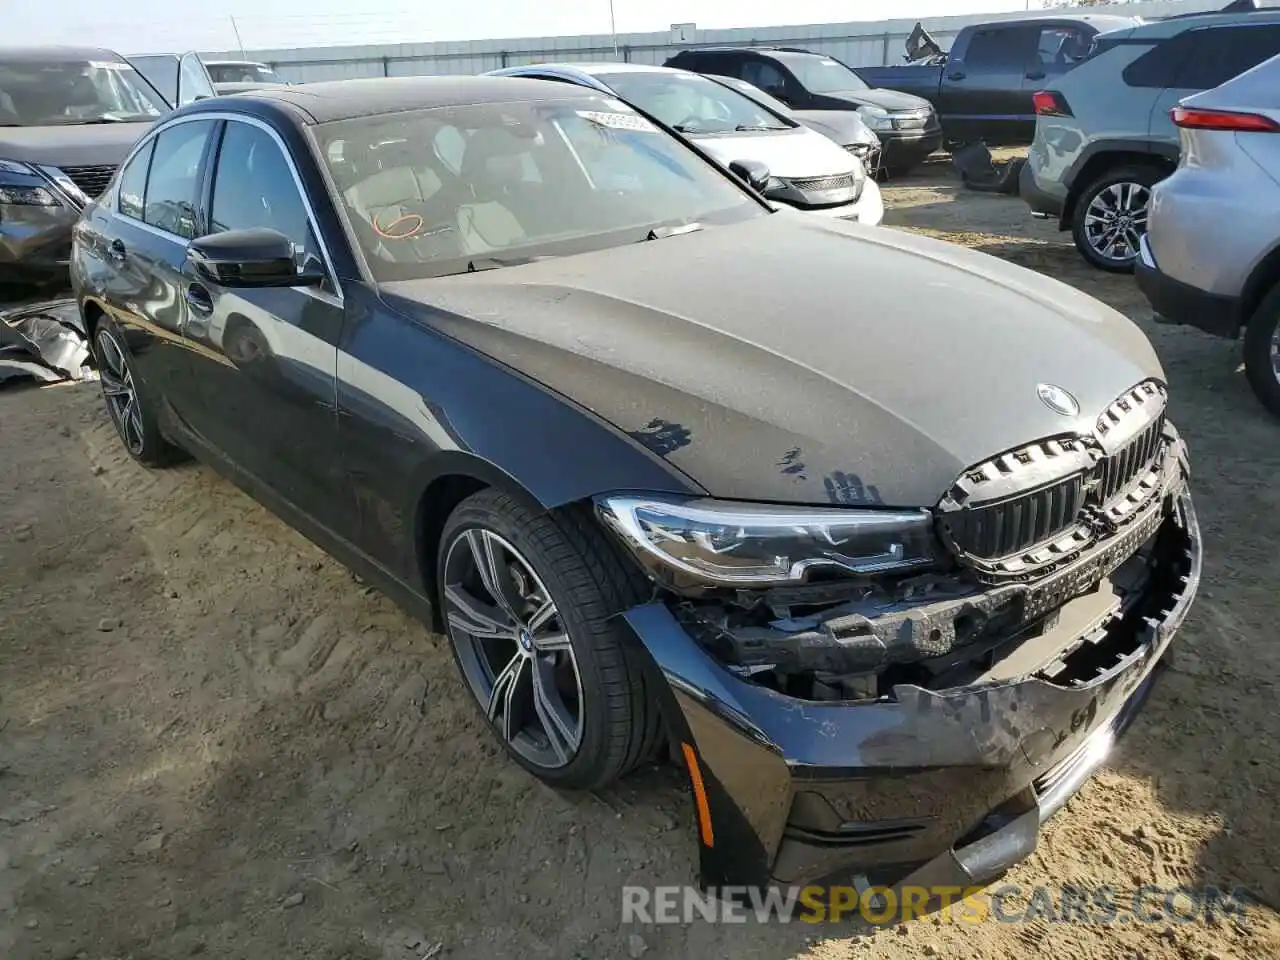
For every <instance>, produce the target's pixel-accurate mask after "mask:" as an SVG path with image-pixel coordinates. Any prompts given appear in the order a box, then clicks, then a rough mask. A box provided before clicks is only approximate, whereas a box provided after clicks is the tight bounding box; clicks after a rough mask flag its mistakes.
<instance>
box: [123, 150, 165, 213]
mask: <svg viewBox="0 0 1280 960" xmlns="http://www.w3.org/2000/svg"><path fill="white" fill-rule="evenodd" d="M155 146H156V142H155V140H148V141H147V142H146V145H145V146H143V148H142V149H141V150H139V151H138V152H137V153H136V154H134V156H133V159H132V160H130V161H129V165H128V166H127V167H125V168H124V170H122V171H121V172H120V185H119V186H118V187H117V188H116V209H117V210H119V211H120V212H121V213H123V214H124V215H125V216H126V217H133V219H135V220H141V219H142V211H143V207H144V206H145V204H146V200H145V198H146V195H147V171H148V170H149V169H150V167H151V151H152V150H154V149H155Z"/></svg>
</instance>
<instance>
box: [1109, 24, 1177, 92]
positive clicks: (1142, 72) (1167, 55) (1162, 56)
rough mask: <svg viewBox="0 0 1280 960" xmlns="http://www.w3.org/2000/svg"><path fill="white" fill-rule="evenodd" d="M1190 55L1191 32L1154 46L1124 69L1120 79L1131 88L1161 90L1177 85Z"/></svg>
mask: <svg viewBox="0 0 1280 960" xmlns="http://www.w3.org/2000/svg"><path fill="white" fill-rule="evenodd" d="M1190 53H1191V32H1190V31H1188V32H1187V33H1180V34H1178V35H1177V36H1176V37H1170V38H1169V39H1168V40H1166V41H1164V42H1163V43H1159V44H1156V45H1155V46H1154V47H1152V48H1151V49H1150V50H1148V51H1147V52H1146V53H1144V54H1142V55H1141V56H1140V57H1138V58H1137V59H1136V60H1134V61H1133V62H1132V63H1131V64H1129V65H1128V66H1127V67H1125V68H1124V72H1123V73H1122V74H1121V77H1122V78H1123V79H1124V82H1125V83H1126V84H1128V85H1129V86H1131V87H1147V88H1154V89H1157V90H1163V89H1165V88H1166V87H1175V86H1177V85H1178V74H1179V73H1181V71H1182V65H1183V64H1184V63H1186V62H1187V56H1188V55H1189V54H1190Z"/></svg>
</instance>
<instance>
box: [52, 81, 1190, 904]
mask: <svg viewBox="0 0 1280 960" xmlns="http://www.w3.org/2000/svg"><path fill="white" fill-rule="evenodd" d="M737 169H739V170H740V171H741V172H743V173H744V174H747V175H748V176H747V178H746V179H753V178H758V177H759V176H760V175H761V173H762V171H760V170H758V169H756V170H753V169H751V168H745V167H738V168H737ZM746 179H739V178H738V177H737V176H735V175H734V174H732V173H730V172H729V171H727V170H725V169H722V168H721V167H719V166H717V165H716V164H714V163H712V162H711V161H710V160H709V159H708V158H707V157H706V156H704V155H703V154H701V153H699V152H698V150H697V148H696V147H695V146H692V145H690V144H688V143H686V142H684V141H683V140H681V139H680V138H679V137H678V136H675V135H673V134H672V133H671V132H670V131H669V130H667V129H665V128H663V127H661V126H660V125H659V124H657V123H656V122H655V121H653V120H652V119H651V118H649V117H647V116H645V115H642V114H640V113H637V112H635V111H634V110H632V109H631V108H630V107H628V106H626V105H624V104H623V103H621V102H619V101H617V100H616V99H613V98H611V97H608V96H605V95H601V94H598V93H595V92H593V91H591V90H588V89H585V88H574V87H569V86H566V85H563V84H556V83H550V82H545V81H537V80H520V79H511V78H483V77H473V78H446V77H433V78H412V79H410V78H405V79H380V80H357V81H346V82H341V83H332V84H323V83H321V84H309V85H306V86H301V87H281V88H279V89H275V90H263V91H259V92H256V93H251V94H244V95H240V96H237V97H234V98H215V99H210V100H205V101H201V102H199V103H196V104H193V105H191V106H188V107H185V108H183V109H181V110H178V111H176V112H175V113H174V114H173V115H172V116H170V117H168V118H166V119H165V120H163V121H161V122H160V123H159V124H157V125H156V126H155V127H154V128H153V129H152V130H151V131H150V132H149V133H148V134H147V136H145V137H144V138H143V139H142V140H141V142H140V143H139V144H138V145H137V147H136V148H135V149H134V150H133V152H132V154H131V155H130V156H129V158H128V159H127V160H126V161H125V163H124V164H123V165H122V166H121V168H120V170H119V172H118V173H117V175H116V178H115V180H114V181H113V182H112V184H111V186H110V187H109V188H108V190H107V191H106V193H104V194H103V196H102V197H101V198H100V199H99V200H98V201H97V202H95V203H93V204H91V205H90V206H89V207H88V208H87V209H86V211H85V214H84V216H83V218H82V220H81V221H80V222H79V224H78V226H77V228H76V235H75V243H74V251H73V262H72V274H73V282H74V286H75V291H76V296H77V298H78V301H79V304H80V307H81V310H82V311H83V316H84V321H85V324H86V327H87V328H88V329H89V330H90V331H91V335H92V338H93V344H94V351H95V356H96V359H97V363H98V365H99V369H100V373H101V381H102V390H103V393H104V395H105V398H106V406H107V410H108V412H109V414H110V417H111V419H112V420H113V422H114V423H115V426H116V428H117V429H118V431H119V434H120V438H121V440H122V442H123V443H124V445H125V446H126V447H127V448H128V450H129V452H130V453H131V454H132V455H133V456H134V457H135V458H136V459H138V460H139V461H141V462H142V463H144V464H147V465H149V466H157V467H158V466H162V465H164V464H168V463H172V462H174V461H176V460H178V459H180V458H181V457H183V456H184V455H187V454H194V455H196V456H198V457H199V458H200V459H202V460H205V461H207V462H208V463H209V464H211V465H213V466H214V467H215V468H217V469H219V470H220V471H223V472H225V473H226V474H227V475H228V476H229V477H231V478H232V479H233V480H235V481H236V482H237V483H239V484H241V485H242V486H244V487H245V488H246V489H247V490H249V491H250V492H251V493H252V494H253V495H255V496H256V497H258V498H259V499H261V500H262V501H263V502H264V503H266V504H267V505H268V506H269V507H271V508H272V509H274V510H275V511H276V512H278V513H279V514H280V515H281V516H282V517H284V518H285V519H287V520H288V521H289V522H290V523H292V524H293V525H295V526H296V527H297V528H298V529H300V530H302V531H303V532H304V533H306V534H307V535H308V536H309V537H311V538H313V539H314V540H315V541H316V542H317V543H319V544H321V545H322V546H324V547H325V548H326V549H328V550H329V551H331V552H332V553H333V554H334V555H335V556H337V557H339V558H340V559H342V560H343V561H344V562H345V563H347V564H349V565H350V566H351V567H352V568H353V569H354V570H355V571H357V572H358V573H359V574H360V575H362V576H363V577H364V578H365V579H367V580H370V581H373V582H376V583H377V584H379V585H381V586H382V587H383V588H384V589H385V590H386V591H387V592H389V593H390V594H391V595H393V596H394V597H396V598H397V599H398V600H399V601H400V602H401V603H403V604H404V605H405V606H406V607H408V608H409V609H410V610H411V611H413V612H415V613H416V614H418V615H419V616H420V617H421V618H422V619H423V620H424V621H425V622H426V623H427V624H429V625H432V626H434V628H435V629H437V630H438V631H440V632H442V633H444V634H445V635H446V636H447V637H448V639H449V641H450V643H451V645H452V648H453V651H454V653H455V655H456V660H457V664H458V667H459V669H460V672H461V675H462V677H463V679H464V681H465V687H466V689H467V691H468V693H469V695H470V696H472V697H474V698H475V700H476V701H477V704H478V706H479V708H480V710H481V711H482V712H483V714H484V716H485V717H486V718H487V720H488V722H489V723H490V725H491V726H492V728H493V730H494V732H495V734H496V735H497V736H498V737H499V738H500V740H501V742H502V743H503V744H504V745H505V746H506V749H507V751H508V752H509V754H510V756H511V757H512V758H513V759H514V760H515V761H516V762H518V763H519V764H521V765H522V766H523V767H525V768H526V769H527V770H529V771H530V772H532V773H533V774H535V775H537V776H539V777H541V778H542V779H543V780H545V781H546V782H548V783H550V784H553V785H557V786H563V787H570V788H587V789H591V788H597V787H600V786H602V785H604V784H608V783H610V782H611V781H613V780H614V779H616V778H617V777H619V776H621V775H623V774H625V773H626V772H627V771H629V770H631V769H633V768H635V767H636V766H637V765H639V764H641V763H643V762H645V761H646V760H649V759H652V758H655V757H661V756H663V755H666V756H670V757H672V758H674V759H675V760H676V761H677V762H679V763H680V764H682V765H683V766H684V767H685V768H686V769H687V771H688V775H689V782H690V785H691V790H692V797H693V802H694V809H695V811H696V814H697V829H698V836H699V838H700V843H701V853H702V879H703V882H704V883H706V884H708V885H721V884H726V883H733V884H735V885H736V884H746V885H756V884H764V883H767V882H770V881H771V880H772V881H774V882H782V883H793V882H800V881H803V880H808V879H811V878H818V877H824V876H828V875H831V874H833V873H836V872H840V871H843V872H844V875H845V876H848V875H849V873H851V872H854V871H856V872H858V873H859V874H861V875H863V876H864V877H874V878H879V877H893V878H898V879H900V878H903V877H908V878H910V877H915V878H916V880H917V881H921V882H923V878H927V882H930V883H955V884H961V885H965V884H969V883H976V882H980V881H982V880H984V879H987V878H989V877H991V876H993V875H994V874H996V873H998V872H1000V871H1001V870H1003V869H1004V868H1006V867H1007V866H1009V865H1010V864H1011V863H1013V862H1016V861H1017V860H1020V859H1022V858H1023V857H1025V856H1027V855H1028V854H1029V853H1030V852H1031V851H1032V850H1033V849H1034V847H1035V844H1036V838H1037V834H1038V827H1039V824H1040V823H1041V822H1042V821H1043V820H1044V819H1045V818H1047V817H1048V816H1050V815H1051V814H1053V813H1054V812H1055V811H1056V810H1058V809H1059V808H1060V807H1061V806H1062V805H1063V803H1065V801H1066V800H1067V798H1069V797H1070V796H1071V795H1072V794H1073V793H1074V792H1075V790H1076V789H1077V788H1078V787H1079V786H1080V784H1081V783H1083V782H1084V781H1085V780H1086V779H1087V778H1088V777H1089V775H1090V774H1091V773H1092V772H1093V771H1094V770H1095V769H1096V768H1097V767H1098V766H1099V765H1100V764H1101V763H1102V762H1103V760H1104V759H1105V758H1106V756H1107V753H1108V750H1109V749H1110V746H1111V744H1112V743H1113V741H1114V739H1115V737H1116V736H1117V735H1118V734H1119V733H1120V732H1121V731H1122V730H1123V729H1124V728H1125V726H1126V725H1127V724H1128V723H1129V721H1130V720H1131V719H1132V717H1133V715H1134V713H1135V712H1136V711H1137V709H1138V708H1139V707H1140V705H1141V703H1142V702H1143V699H1144V697H1145V696H1146V695H1147V693H1148V691H1149V690H1150V689H1151V684H1152V681H1153V679H1154V677H1155V675H1156V668H1157V665H1158V662H1159V661H1160V660H1161V658H1162V656H1163V655H1164V654H1165V652H1166V650H1167V648H1168V647H1169V644H1170V642H1171V640H1172V637H1173V635H1174V632H1175V631H1176V629H1177V628H1178V626H1179V625H1180V624H1181V622H1182V620H1183V618H1184V617H1185V615H1186V613H1187V611H1188V608H1189V606H1190V604H1191V602H1192V598H1193V596H1194V593H1195V591H1196V587H1197V584H1198V581H1199V571H1200V542H1199V534H1198V530H1197V526H1196V519H1195V513H1194V511H1193V509H1192V503H1191V499H1190V496H1189V494H1188V489H1187V473H1188V467H1187V459H1186V451H1185V447H1184V444H1183V442H1182V441H1181V440H1180V438H1179V436H1178V434H1177V432H1176V430H1175V429H1174V427H1173V425H1172V424H1171V423H1170V422H1169V421H1168V419H1167V418H1166V416H1165V407H1166V383H1165V377H1164V374H1163V371H1162V369H1161V367H1160V364H1159V362H1158V361H1157V359H1156V357H1155V355H1154V353H1153V351H1152V349H1151V347H1150V345H1149V344H1148V342H1147V340H1146V339H1145V338H1144V336H1143V335H1142V334H1141V332H1139V330H1138V329H1137V328H1136V327H1135V326H1134V325H1133V324H1131V323H1130V322H1129V321H1128V320H1126V319H1125V318H1124V317H1122V316H1120V315H1119V314H1117V313H1116V312H1114V311H1112V310H1110V309H1109V308H1107V307H1105V306H1103V305H1101V304H1099V303H1098V302H1096V301H1095V300H1093V299H1091V298H1089V297H1086V296H1084V295H1083V294H1080V293H1078V292H1076V291H1075V290H1072V289H1070V288H1068V287H1066V286H1064V285H1062V284H1059V283H1057V282H1055V281H1053V280H1049V279H1046V278H1043V277H1041V276H1039V275H1037V274H1033V273H1031V272H1029V271H1026V270H1022V269H1020V268H1017V267H1014V266H1011V265H1008V264H1006V263H1003V262H1002V261H998V260H995V259H992V258H989V257H985V256H983V255H981V254H977V253H972V252H969V251H966V250H963V249H960V248H957V247H953V246H950V245H947V244H943V243H939V242H935V241H930V240H926V239H921V238H916V237H912V236H909V235H907V234H903V233H898V232H896V231H884V230H880V231H876V230H872V229H869V228H863V227H859V226H857V225H854V224H846V223H842V222H837V221H827V220H825V219H816V218H811V217H803V216H796V215H794V214H789V213H787V212H784V211H778V212H775V211H774V210H773V209H772V208H771V207H770V206H769V205H768V204H767V203H766V202H765V201H763V200H762V199H761V198H760V196H759V195H758V194H756V193H755V192H754V191H753V190H752V189H751V188H750V186H749V185H748V183H747V182H746ZM904 289H909V290H910V296H909V297H903V296H902V291H903V290H904Z"/></svg>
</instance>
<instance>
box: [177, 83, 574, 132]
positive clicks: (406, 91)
mask: <svg viewBox="0 0 1280 960" xmlns="http://www.w3.org/2000/svg"><path fill="white" fill-rule="evenodd" d="M593 96H599V94H598V93H597V92H595V91H591V90H575V89H573V88H572V87H567V86H565V84H563V83H557V82H555V81H552V80H533V79H529V78H525V77H462V76H439V77H370V78H365V79H359V80H330V81H325V82H319V83H305V84H300V85H298V86H284V85H280V86H274V87H264V88H262V89H261V90H251V91H247V92H245V93H237V94H235V96H234V98H233V99H235V100H237V101H245V100H256V101H259V102H262V101H269V102H274V103H283V104H288V105H290V106H292V107H294V108H296V109H297V110H300V111H302V112H303V113H304V114H306V115H309V116H310V117H311V119H312V120H313V121H314V122H315V123H329V122H331V121H334V120H351V119H354V118H356V117H373V116H380V115H383V114H388V113H407V112H409V111H412V110H429V109H431V108H432V107H455V106H464V105H466V104H474V103H513V102H519V101H531V100H532V101H537V100H569V99H577V98H586V97H593ZM218 102H219V101H217V100H201V101H198V102H197V103H196V104H193V106H197V107H198V106H199V105H200V104H208V105H210V109H214V110H216V109H218V106H217V104H218ZM222 102H223V103H225V102H226V101H222ZM187 111H188V112H200V111H198V110H197V111H192V110H190V108H187Z"/></svg>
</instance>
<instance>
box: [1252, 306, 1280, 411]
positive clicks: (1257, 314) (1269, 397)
mask: <svg viewBox="0 0 1280 960" xmlns="http://www.w3.org/2000/svg"><path fill="white" fill-rule="evenodd" d="M1244 372H1245V376H1246V377H1247V378H1248V380H1249V386H1251V387H1253V392H1254V393H1255V394H1257V397H1258V399H1259V400H1261V401H1262V405H1263V406H1264V407H1266V408H1267V409H1268V410H1269V411H1270V412H1271V413H1272V414H1273V415H1274V416H1277V417H1280V286H1277V287H1276V288H1275V289H1273V290H1272V291H1271V292H1270V293H1269V294H1267V296H1266V297H1265V298H1264V299H1263V301H1262V303H1261V304H1259V305H1258V309H1257V310H1255V311H1254V312H1253V316H1252V317H1250V318H1249V323H1248V325H1247V326H1246V327H1245V330H1244Z"/></svg>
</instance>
